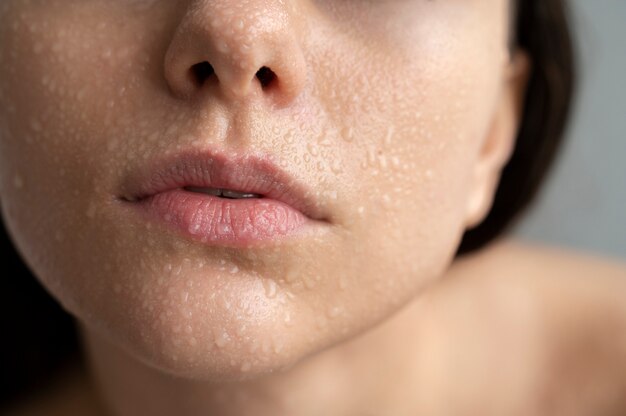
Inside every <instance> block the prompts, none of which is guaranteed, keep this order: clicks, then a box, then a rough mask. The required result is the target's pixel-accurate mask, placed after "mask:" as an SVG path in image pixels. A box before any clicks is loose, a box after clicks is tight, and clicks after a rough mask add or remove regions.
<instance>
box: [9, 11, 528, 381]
mask: <svg viewBox="0 0 626 416" xmlns="http://www.w3.org/2000/svg"><path fill="white" fill-rule="evenodd" d="M508 12H509V11H508V2H506V1H504V0H476V1H467V0H440V1H426V0H290V1H278V0H276V1H275V0H246V1H232V0H106V1H105V0H4V1H2V2H1V3H0V185H1V188H0V191H1V194H0V197H1V198H0V200H1V203H2V215H3V218H4V221H5V223H6V225H7V227H8V229H9V231H10V233H11V235H12V237H13V239H14V241H15V243H16V245H17V247H18V249H19V251H20V252H21V253H22V255H23V257H24V259H25V260H26V261H27V263H28V264H29V265H30V267H31V268H32V270H33V271H34V272H35V274H36V275H37V276H38V278H39V279H40V281H41V282H42V284H43V285H44V286H45V287H46V288H47V289H48V290H49V291H50V292H51V293H52V294H53V295H54V296H55V297H56V298H57V299H58V300H59V302H61V304H62V305H63V306H64V307H65V308H66V309H67V310H68V311H69V312H71V313H72V314H73V315H74V316H76V317H77V318H78V320H79V321H80V322H81V323H82V324H84V325H85V326H86V327H87V328H89V329H90V330H93V331H95V332H97V333H98V334H100V335H102V336H103V337H105V338H107V339H109V340H110V341H112V342H114V343H115V344H117V345H119V346H122V347H123V348H124V349H125V350H127V351H128V352H130V353H131V354H132V355H134V356H135V357H136V358H139V359H141V360H142V361H144V362H146V363H149V364H150V365H152V366H154V367H157V368H159V369H162V370H164V371H167V372H170V373H172V374H178V375H183V376H186V377H194V378H199V379H225V378H233V379H237V378H243V377H250V376H254V375H255V374H259V373H263V372H267V371H272V370H276V369H282V368H286V367H288V366H290V365H292V364H294V363H295V362H297V361H298V360H301V359H302V358H304V357H306V356H308V355H310V354H312V353H315V352H318V351H321V350H322V349H325V348H327V347H330V346H332V345H335V344H337V343H338V342H340V341H342V340H345V339H347V338H349V337H351V336H354V335H356V334H357V333H359V332H361V331H363V330H366V329H367V328H370V327H372V326H373V325H375V324H376V323H378V322H380V321H381V320H383V319H385V318H387V317H389V316H390V315H391V314H392V313H394V312H395V311H397V310H398V309H399V308H400V307H401V306H403V305H404V304H406V303H407V302H408V301H409V300H411V299H412V298H414V297H415V296H416V295H417V294H418V292H419V291H420V290H421V289H423V288H424V287H425V285H426V283H427V282H429V281H431V280H433V279H435V278H437V277H438V276H440V275H441V274H442V273H443V271H444V270H445V269H446V268H447V267H448V266H449V264H450V262H451V260H452V258H453V255H454V252H455V250H456V248H457V246H458V243H459V241H460V238H461V236H462V234H463V231H464V230H465V228H466V227H467V226H468V225H471V224H475V223H476V222H477V221H479V220H480V219H481V218H482V216H483V215H484V213H485V210H486V209H487V208H488V207H489V205H490V198H491V197H492V193H493V188H494V186H495V184H496V183H497V180H496V178H497V175H498V172H499V169H500V167H501V166H502V165H503V164H504V163H505V161H506V159H507V157H508V154H509V151H510V146H511V143H512V139H513V138H514V130H515V123H516V122H515V119H516V115H515V111H514V108H515V105H514V102H515V99H514V97H513V91H514V88H513V87H512V82H511V80H510V79H511V78H510V77H509V75H510V72H509V68H510V67H509V66H508V49H507V36H508V33H507V31H508ZM202 62H208V63H210V64H211V66H212V68H213V71H214V72H213V73H211V71H210V70H209V71H207V72H205V74H204V75H205V76H203V75H202V74H201V73H200V71H197V69H198V68H201V66H196V64H199V63H202ZM262 67H267V68H269V69H270V70H271V73H270V76H269V77H267V76H266V77H260V78H259V77H255V74H257V72H258V71H259V69H260V68H262ZM204 68H205V69H206V68H208V67H207V66H206V65H205V66H204ZM265 72H266V75H267V74H268V71H265ZM194 74H195V75H194ZM261 78H262V79H263V83H262V82H261ZM201 81H202V82H201ZM215 154H219V155H222V156H224V157H225V158H236V157H243V156H245V157H248V156H250V155H252V156H254V157H257V158H259V159H260V160H265V161H268V160H269V161H271V163H273V165H274V166H275V167H278V168H279V169H280V170H282V171H283V175H285V176H288V177H291V178H294V179H295V180H296V181H297V182H298V183H300V184H301V186H302V187H303V188H305V189H306V190H308V191H309V193H308V198H310V200H311V202H312V203H314V205H315V207H316V209H315V212H316V213H317V214H318V215H317V216H316V217H315V218H304V219H303V220H302V221H300V222H298V224H299V225H298V228H297V229H296V231H294V232H290V233H286V234H285V235H280V233H278V234H274V235H273V236H272V235H270V236H269V237H268V238H265V239H264V240H261V239H258V240H254V239H253V240H254V241H252V240H250V241H248V240H245V241H244V240H237V241H235V240H232V239H230V240H229V239H223V240H220V239H216V240H212V239H209V240H207V238H199V236H198V235H194V234H193V230H191V231H189V232H186V231H185V230H182V229H181V228H180V227H178V226H176V225H175V224H176V223H181V221H183V220H182V219H181V218H182V217H181V216H182V215H183V214H181V213H180V212H179V211H177V208H167V207H165V208H163V206H164V205H163V204H161V208H163V209H165V210H166V211H167V209H171V210H172V211H171V212H170V214H172V215H165V214H164V213H163V212H161V217H159V216H158V215H151V213H152V214H154V212H151V211H149V209H147V208H146V204H143V205H141V204H140V202H132V201H129V199H132V198H129V197H132V196H136V195H134V194H132V192H133V190H136V189H137V186H139V182H138V181H139V179H138V178H144V177H148V176H146V175H149V174H150V172H152V169H154V168H155V166H157V165H159V163H162V162H163V161H169V162H168V163H179V162H178V161H179V157H182V156H181V155H187V156H188V155H195V156H196V157H199V158H203V157H204V158H205V159H210V157H211V155H215ZM159 166H160V165H159ZM227 167H228V168H229V169H231V170H230V171H229V170H226V171H224V172H225V173H224V174H226V175H228V174H229V172H238V170H237V169H239V168H237V167H235V166H234V165H232V164H230V165H229V164H228V163H227ZM179 192H187V191H183V190H182V189H179ZM193 195H194V198H196V199H194V201H197V200H198V199H197V198H216V197H209V196H207V195H200V194H197V193H194V194H193ZM178 197H180V195H178ZM220 201H228V202H227V203H225V204H226V205H220V206H222V207H227V208H228V207H230V208H232V209H235V208H233V207H236V204H239V203H242V204H247V203H250V200H246V201H235V200H223V199H220ZM179 202H180V201H179ZM256 202H259V201H258V200H257V201H256ZM270 202H271V201H270ZM273 204H274V205H272V206H273V207H274V208H276V207H280V204H277V203H273ZM187 206H189V205H187ZM230 208H228V209H230ZM223 209H226V208H223ZM276 209H278V208H276ZM281 209H282V208H281ZM157 211H158V209H157ZM270 211H271V209H270V210H269V211H268V212H270ZM279 211H280V210H279ZM264 212H265V211H264ZM271 212H274V213H276V212H278V211H271ZM271 212H270V213H271ZM280 212H283V213H285V212H287V213H288V214H285V215H292V214H294V211H293V210H291V209H288V210H287V211H280ZM146 214H149V215H146ZM261 214H262V215H261V216H260V217H257V218H253V219H252V220H251V221H252V222H253V225H254V226H258V227H261V228H263V227H266V228H267V226H268V224H270V227H271V224H272V221H279V220H277V219H276V218H273V219H272V218H270V219H269V220H268V219H267V218H265V219H264V217H263V215H265V214H263V213H261ZM266 214H267V212H266ZM296 214H297V215H298V216H299V217H298V218H301V219H302V217H301V216H302V213H296ZM309 214H310V213H309ZM215 215H218V214H215ZM219 215H225V214H224V212H222V211H220V214H219ZM172 217H174V218H172ZM177 221H178V222H177ZM264 221H265V222H264ZM183 222H184V221H183ZM192 222H193V221H192ZM220 224H221V223H220ZM220 224H218V225H220ZM255 224H256V225H255ZM259 224H260V225H259ZM266 228H264V229H266ZM235 242H236V243H237V244H235Z"/></svg>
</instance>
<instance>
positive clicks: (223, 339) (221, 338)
mask: <svg viewBox="0 0 626 416" xmlns="http://www.w3.org/2000/svg"><path fill="white" fill-rule="evenodd" d="M228 341H230V337H229V336H228V334H227V333H226V332H225V331H222V332H220V333H219V334H218V335H217V336H216V337H215V345H217V347H218V348H224V347H225V346H226V345H227V344H228Z"/></svg>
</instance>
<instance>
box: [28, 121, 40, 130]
mask: <svg viewBox="0 0 626 416" xmlns="http://www.w3.org/2000/svg"><path fill="white" fill-rule="evenodd" d="M30 128H31V129H32V130H33V131H36V132H40V131H41V122H40V121H39V120H36V119H33V120H31V122H30Z"/></svg>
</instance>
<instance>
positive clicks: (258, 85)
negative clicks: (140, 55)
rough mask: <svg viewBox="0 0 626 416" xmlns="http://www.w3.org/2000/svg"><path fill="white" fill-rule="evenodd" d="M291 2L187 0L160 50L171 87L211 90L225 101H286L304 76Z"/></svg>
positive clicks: (181, 91) (183, 91) (186, 92)
mask: <svg viewBox="0 0 626 416" xmlns="http://www.w3.org/2000/svg"><path fill="white" fill-rule="evenodd" d="M295 3H297V2H292V1H283V0H242V1H239V0H235V1H234V0H191V1H190V2H189V7H188V8H187V9H186V11H185V13H184V14H183V17H182V20H181V21H180V24H179V25H178V27H177V28H176V31H175V33H174V36H173V38H172V41H171V42H170V44H169V47H168V49H167V52H166V55H165V70H164V74H165V78H166V80H167V83H168V85H169V88H170V90H171V91H172V92H173V93H174V94H175V95H176V96H178V97H184V98H190V97H193V96H195V95H198V94H201V92H202V91H205V90H213V91H217V93H218V94H221V95H222V97H223V98H224V99H226V100H246V99H253V97H257V98H258V97H259V96H261V97H265V98H267V99H269V100H271V101H273V103H274V104H279V105H285V104H288V103H289V102H290V101H292V100H293V99H295V97H297V96H298V95H299V94H300V93H301V91H302V89H303V88H304V85H305V82H306V78H307V74H306V70H307V68H306V62H305V59H304V54H303V51H302V47H301V46H300V44H299V41H298V33H297V32H298V30H297V28H298V22H297V21H296V17H295V16H297V15H298V14H297V13H295V12H294V10H293V7H294V4H295Z"/></svg>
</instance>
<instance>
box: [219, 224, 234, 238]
mask: <svg viewBox="0 0 626 416" xmlns="http://www.w3.org/2000/svg"><path fill="white" fill-rule="evenodd" d="M231 231H232V228H231V227H230V225H228V224H224V223H220V224H218V225H217V233H218V234H220V235H224V234H228V233H230V232H231Z"/></svg>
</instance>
